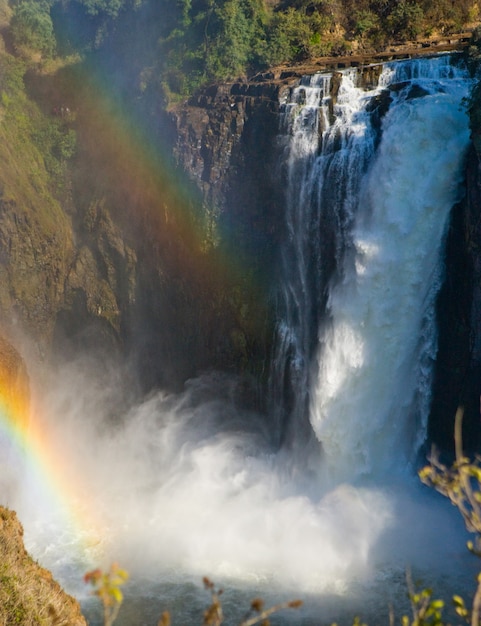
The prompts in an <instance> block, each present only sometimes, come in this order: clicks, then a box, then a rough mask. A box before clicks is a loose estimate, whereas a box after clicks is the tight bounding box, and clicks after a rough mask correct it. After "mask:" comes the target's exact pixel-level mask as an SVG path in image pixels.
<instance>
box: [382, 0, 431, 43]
mask: <svg viewBox="0 0 481 626" xmlns="http://www.w3.org/2000/svg"><path fill="white" fill-rule="evenodd" d="M423 17H424V12H423V10H422V8H421V6H420V5H419V4H417V3H416V2H400V3H399V4H398V5H397V6H396V8H395V9H394V10H393V11H392V13H390V15H389V17H388V18H387V25H388V28H389V30H390V34H391V36H392V37H394V38H395V39H416V37H417V36H418V35H420V34H421V31H422V27H423Z"/></svg>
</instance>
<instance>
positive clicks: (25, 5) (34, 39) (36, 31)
mask: <svg viewBox="0 0 481 626" xmlns="http://www.w3.org/2000/svg"><path fill="white" fill-rule="evenodd" d="M11 29H12V36H13V40H14V42H15V45H16V46H17V48H20V47H23V48H27V49H29V50H31V51H33V52H40V53H41V54H42V55H43V56H44V57H51V56H52V55H53V54H54V52H55V46H56V42H55V35H54V31H53V24H52V19H51V17H50V5H49V3H48V2H47V1H46V0H22V1H21V2H19V3H18V4H16V5H15V6H14V12H13V16H12V20H11Z"/></svg>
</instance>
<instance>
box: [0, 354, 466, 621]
mask: <svg viewBox="0 0 481 626" xmlns="http://www.w3.org/2000/svg"><path fill="white" fill-rule="evenodd" d="M32 374H33V375H32V383H33V384H32V387H33V391H34V393H33V396H34V402H33V405H34V407H35V413H34V414H33V415H32V420H41V428H42V431H43V433H44V435H45V437H46V439H47V440H48V444H49V445H50V446H51V448H50V449H51V451H52V452H55V453H56V459H55V473H56V475H57V478H58V477H59V476H60V477H61V478H62V480H64V481H65V483H66V485H67V490H66V492H67V493H66V494H65V493H64V494H63V495H62V497H60V498H58V499H57V498H55V497H52V484H49V483H50V479H51V478H52V477H51V476H50V475H49V474H46V475H43V476H42V475H41V474H39V473H38V471H37V469H36V468H35V467H34V466H30V464H28V463H27V464H25V465H24V466H23V467H22V468H19V476H18V477H17V479H16V480H17V488H16V495H15V497H14V498H13V500H12V501H11V502H10V503H9V506H11V507H12V508H15V509H16V510H17V511H18V514H19V517H20V519H21V521H22V523H23V524H24V527H25V541H26V545H27V548H28V549H29V550H30V552H31V553H32V554H33V556H34V558H37V559H38V560H39V562H40V563H41V564H42V565H44V566H46V567H48V568H50V569H51V570H52V571H53V573H54V575H55V576H56V577H57V579H58V580H59V581H60V582H61V584H63V585H64V586H65V587H66V589H67V590H68V591H70V592H71V593H74V595H76V596H77V597H79V598H80V599H84V600H85V599H86V598H87V590H86V589H85V588H84V586H83V583H82V576H83V574H84V573H85V571H87V569H88V568H91V567H94V566H101V567H104V568H108V567H109V565H110V564H111V563H112V562H114V561H116V562H118V563H120V565H121V566H122V567H123V568H125V569H127V570H128V571H129V573H130V577H131V580H132V581H133V582H132V584H133V585H135V583H136V581H137V582H140V581H143V582H142V592H143V593H145V592H146V589H147V590H148V589H149V587H152V589H153V588H155V586H156V585H158V584H160V583H161V582H162V583H163V584H165V583H166V581H169V582H170V583H175V584H177V585H183V584H184V585H185V584H186V582H188V583H194V584H199V583H200V581H201V578H202V577H203V576H206V575H207V576H209V577H210V578H211V579H213V580H214V581H216V582H218V583H219V584H222V585H227V586H228V587H230V588H232V589H239V588H241V589H242V588H245V589H246V590H248V591H246V593H254V590H255V591H256V592H257V593H256V595H257V594H258V593H263V594H264V595H267V596H269V594H273V593H278V594H280V597H284V598H285V597H286V594H289V597H290V598H291V597H292V595H293V594H294V595H296V596H299V597H301V598H304V599H307V598H310V601H311V602H315V606H316V615H317V616H319V611H320V609H319V605H318V603H319V602H321V604H322V606H323V607H324V608H323V610H324V611H326V610H327V609H328V608H329V607H330V610H331V613H332V611H334V613H332V615H331V617H332V619H335V618H336V615H335V611H341V614H342V611H343V610H345V608H344V609H343V608H342V607H343V606H344V607H345V606H351V604H350V603H352V602H354V606H356V598H357V599H358V600H360V598H362V602H361V606H362V607H364V612H365V611H366V610H368V606H369V602H372V601H374V597H376V598H377V600H376V607H377V608H376V609H374V612H375V613H376V612H377V611H378V610H379V604H378V603H379V602H380V603H381V605H380V606H382V607H383V608H386V609H387V605H388V602H387V600H386V597H387V596H386V593H387V590H388V589H389V594H393V593H394V595H396V594H397V599H398V601H399V600H400V599H404V594H405V587H404V584H403V583H404V573H405V569H406V567H408V566H409V567H410V568H412V569H413V571H415V572H416V573H418V574H419V575H421V576H422V577H423V580H424V581H426V583H428V582H429V584H435V583H436V581H437V582H438V583H439V582H440V581H442V584H443V585H449V584H450V583H449V581H452V584H453V585H457V584H458V582H459V579H460V578H462V579H463V580H464V582H463V585H465V586H466V585H469V584H470V582H469V581H470V580H471V579H473V580H474V569H473V568H474V566H475V563H472V562H471V561H470V558H471V559H472V557H470V555H469V554H468V553H467V551H466V549H465V547H464V541H465V532H464V529H463V525H462V521H461V518H460V516H459V515H458V514H457V511H456V510H454V509H453V508H452V507H450V506H449V504H448V503H447V502H446V501H444V500H443V499H442V498H441V497H438V496H437V495H436V494H434V493H431V492H430V491H429V490H427V488H424V487H422V486H421V485H420V484H419V481H418V479H417V477H416V475H415V473H414V470H413V469H410V470H408V469H404V470H402V471H400V472H399V473H398V474H397V475H392V474H389V475H387V476H385V477H384V479H383V478H382V477H380V478H378V479H376V481H373V480H372V479H364V480H360V479H356V480H355V481H353V482H352V483H351V484H350V483H349V482H343V483H339V484H333V483H330V484H327V483H326V484H323V478H322V467H319V472H318V475H317V476H316V475H315V474H314V472H313V471H312V464H311V467H310V471H309V472H306V471H305V466H300V465H299V464H297V465H296V464H294V463H293V462H290V460H289V457H288V455H287V454H286V453H285V452H276V451H275V450H274V449H273V448H272V445H271V443H270V436H269V432H268V430H267V428H266V418H265V416H263V415H259V414H256V413H254V412H246V411H244V410H242V409H241V408H239V407H238V406H237V404H236V400H235V398H236V386H237V384H238V381H237V380H236V379H235V378H231V377H229V376H227V375H225V374H220V373H210V374H209V375H205V376H203V377H200V378H197V379H195V380H191V381H188V382H187V383H186V386H185V390H184V392H183V393H181V394H178V395H171V394H166V393H163V392H161V391H156V392H153V393H151V394H150V395H149V396H147V397H145V398H143V399H141V400H139V397H138V394H136V393H135V389H129V387H128V385H126V380H127V379H128V378H127V376H126V375H125V372H122V371H121V370H116V369H115V368H111V369H103V370H102V371H96V367H95V365H94V362H93V361H91V360H86V361H85V360H84V361H79V362H72V363H70V364H63V365H62V367H61V368H60V369H57V370H53V371H51V372H50V373H49V375H48V376H45V372H42V376H41V384H39V383H40V380H38V381H35V373H34V372H33V373H32ZM315 459H316V460H317V459H318V455H316V456H315ZM316 462H317V461H316ZM305 465H308V464H305ZM321 465H322V463H321ZM57 488H58V487H57ZM55 489H56V488H54V492H55ZM55 495H57V494H55V493H54V494H53V496H55ZM65 495H67V497H65ZM473 560H474V559H473ZM447 562H449V564H450V566H449V572H446V563H447ZM428 577H432V579H433V580H432V581H429V580H427V579H428ZM394 581H398V582H397V583H396V584H395V583H394ZM399 581H401V583H399ZM379 585H381V589H382V590H383V591H381V593H380V592H379ZM180 588H182V587H180ZM182 589H183V591H182V593H183V594H185V588H182ZM400 590H402V591H400ZM374 591H375V593H374ZM452 591H453V592H454V589H453V590H452ZM159 593H160V596H159ZM159 593H157V602H161V601H162V592H159ZM179 593H180V591H179ZM174 596H175V593H174ZM251 597H253V595H251ZM328 598H331V600H330V601H328ZM333 598H334V599H335V601H334V600H333ZM341 598H342V600H340V599H341ZM164 600H165V598H164ZM165 601H167V600H165ZM170 601H172V600H170ZM329 602H331V604H330V603H329ZM332 602H334V605H332ZM343 603H344V604H343ZM346 603H347V605H346ZM244 605H245V606H248V604H247V605H246V604H245V603H244ZM307 606H309V603H308V605H307ZM312 610H314V609H312ZM353 610H354V609H353ZM359 610H360V609H359V607H358V608H357V613H359ZM304 611H305V612H306V611H307V608H306V609H304ZM364 614H365V613H364ZM305 615H306V614H305ZM305 619H308V618H307V617H305ZM121 623H124V622H121ZM125 623H139V621H138V620H134V621H132V622H125Z"/></svg>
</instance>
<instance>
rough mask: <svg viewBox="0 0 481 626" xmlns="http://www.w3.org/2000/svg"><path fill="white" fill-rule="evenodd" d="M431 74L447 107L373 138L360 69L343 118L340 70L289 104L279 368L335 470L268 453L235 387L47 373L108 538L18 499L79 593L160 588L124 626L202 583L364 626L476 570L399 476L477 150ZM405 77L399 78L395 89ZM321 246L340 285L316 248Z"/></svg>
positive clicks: (443, 511)
mask: <svg viewBox="0 0 481 626" xmlns="http://www.w3.org/2000/svg"><path fill="white" fill-rule="evenodd" d="M428 66H429V67H431V69H429V70H428V69H426V68H428ZM397 67H398V68H400V71H403V72H404V71H405V69H406V68H405V66H401V65H398V66H397ZM416 67H417V68H418V69H417V70H416V72H417V76H422V78H419V80H420V81H422V83H421V84H422V86H423V88H425V89H426V90H427V91H429V92H430V93H431V94H432V95H427V96H425V97H423V98H416V99H412V100H409V101H406V100H404V99H403V93H402V92H401V93H398V92H395V93H394V92H393V94H392V96H393V99H394V102H393V104H392V105H391V107H390V110H389V112H388V113H387V114H386V116H385V118H384V121H383V133H382V139H381V142H380V144H379V145H378V139H379V136H378V135H377V133H376V128H375V127H373V126H372V123H371V120H372V117H371V116H370V115H369V114H368V112H367V111H366V108H365V105H366V104H367V103H368V102H369V99H370V98H371V97H372V96H373V95H374V94H375V93H377V92H378V91H379V90H380V89H381V87H380V88H379V89H377V90H375V91H374V92H373V93H370V94H366V92H363V91H362V90H360V89H358V88H356V86H355V84H354V82H353V80H354V77H355V74H354V73H352V72H348V73H346V76H345V78H344V80H343V83H342V85H341V89H340V92H339V95H338V104H337V107H336V114H337V117H336V119H335V120H329V114H328V109H327V100H325V101H324V106H323V107H321V108H320V109H319V107H318V105H317V104H316V103H317V102H318V99H319V92H320V90H319V85H320V84H322V83H324V86H325V87H326V85H328V84H329V79H326V78H323V79H322V80H319V79H316V80H315V81H314V82H315V83H316V84H315V85H314V86H305V87H304V89H305V90H306V95H307V108H306V107H303V106H299V105H298V104H292V105H288V106H286V118H285V120H284V129H285V130H287V131H288V132H289V133H291V140H290V141H289V142H288V143H285V150H286V156H287V157H288V167H287V173H286V176H287V178H288V181H289V187H288V196H289V199H288V212H287V233H288V237H289V242H288V243H287V244H286V251H285V256H284V259H283V264H284V272H285V276H286V281H285V284H286V290H285V294H286V295H285V298H284V303H283V306H282V307H281V309H282V311H283V314H284V317H283V321H282V324H281V330H280V336H281V337H282V339H283V343H282V346H283V347H282V349H280V350H279V353H278V356H277V358H278V360H280V359H281V355H284V358H286V360H288V361H289V364H288V365H287V366H286V364H285V363H284V364H283V365H281V366H280V370H279V371H281V370H282V371H283V372H285V371H286V370H290V372H289V376H288V377H289V379H290V384H291V391H293V392H294V395H295V398H294V401H293V402H292V407H291V408H292V411H291V415H290V416H289V420H291V423H290V425H289V428H290V436H291V437H294V438H295V436H296V424H295V423H292V420H293V418H296V419H300V420H304V422H303V425H302V429H303V430H304V431H305V430H306V429H307V428H312V431H315V433H316V435H317V437H318V439H319V440H320V442H321V443H317V442H316V441H317V440H316V441H315V442H314V447H315V448H316V447H317V448H318V449H321V448H322V453H323V455H324V460H323V461H322V463H321V464H319V466H318V467H317V468H315V470H314V471H313V473H312V474H311V475H306V474H305V472H304V465H303V464H298V463H297V462H296V463H293V462H292V459H290V458H289V453H285V452H282V451H281V452H280V453H277V452H276V451H274V450H273V449H272V433H267V432H266V421H265V418H264V417H263V416H259V415H256V414H252V413H246V412H245V411H241V410H240V409H238V408H236V404H235V401H234V400H233V398H234V397H235V381H231V380H230V379H228V378H227V377H226V376H222V375H219V376H210V377H205V378H201V379H198V380H196V381H191V382H190V383H189V384H188V386H187V388H186V391H185V393H183V394H181V395H179V396H177V397H168V396H165V394H162V393H158V394H154V395H152V396H151V397H149V398H147V399H145V400H144V401H143V402H140V403H138V402H135V401H133V400H129V399H128V398H126V399H125V400H124V401H122V402H119V401H118V397H119V395H120V394H121V389H122V387H123V386H124V385H123V381H122V380H120V381H119V380H117V375H114V376H113V377H108V376H106V375H105V374H102V375H100V374H97V373H96V372H95V371H94V369H93V368H92V365H91V363H87V365H85V366H84V365H83V364H82V363H77V364H72V365H71V366H69V367H66V366H65V367H63V368H62V370H61V371H58V372H54V373H52V376H51V377H50V378H49V379H48V380H44V379H43V380H42V382H41V389H40V391H39V393H38V400H39V403H40V405H41V409H42V411H41V412H42V413H43V414H44V415H45V416H46V428H53V429H54V431H55V437H56V438H57V440H58V441H60V442H62V444H61V445H62V452H63V456H65V457H66V458H67V459H68V467H67V466H66V467H65V472H67V471H68V472H69V473H72V474H76V475H78V476H79V477H81V478H82V480H83V482H84V484H85V485H87V490H88V493H89V497H88V501H86V502H84V503H83V504H84V507H85V508H87V510H88V511H90V512H94V515H93V518H94V519H95V520H96V522H97V523H96V527H95V531H94V537H95V539H96V542H95V543H94V544H93V545H89V546H88V547H87V548H86V546H85V545H84V543H83V538H81V539H80V541H79V528H78V526H77V525H76V524H75V523H72V524H71V525H66V523H65V520H64V518H60V517H56V510H55V507H54V506H53V505H52V503H51V502H49V501H47V500H42V499H41V498H40V499H35V498H32V497H31V494H30V493H29V492H26V493H23V494H22V493H21V492H19V493H18V498H17V501H12V502H10V503H9V504H11V505H12V506H14V507H15V508H17V509H18V510H19V514H20V517H21V519H22V521H23V522H24V524H25V528H26V541H27V545H28V547H29V548H30V549H31V550H32V552H33V553H34V555H35V557H36V558H38V559H39V560H40V561H41V562H42V563H43V564H45V565H46V566H48V567H50V568H52V570H53V571H54V573H55V575H56V576H57V577H58V578H59V579H60V580H61V582H62V583H63V584H65V585H66V586H67V588H68V589H69V590H71V591H73V592H74V593H76V594H77V595H78V596H79V597H81V598H84V599H85V597H86V591H84V590H82V586H81V583H80V579H81V576H82V574H83V569H86V568H87V567H90V566H91V565H93V564H97V563H99V564H100V565H102V566H104V565H106V564H108V563H109V562H110V561H112V560H117V561H119V562H120V563H121V564H122V565H123V566H124V567H126V568H127V569H128V570H129V571H130V573H131V576H132V578H133V579H134V580H136V579H137V580H139V581H141V583H142V589H141V590H140V591H137V592H136V593H139V594H140V595H142V594H143V595H148V596H150V597H149V600H148V602H147V603H146V602H143V603H142V608H141V609H138V610H139V611H140V613H138V612H136V611H137V609H136V610H135V611H133V612H132V615H133V617H132V616H131V617H129V618H128V620H127V618H126V620H127V621H125V622H124V623H126V624H127V623H128V624H139V623H156V622H155V619H154V618H155V616H157V618H158V615H159V614H160V610H161V609H164V608H172V607H174V606H177V605H179V604H182V597H183V594H185V593H191V592H188V590H187V591H186V585H187V586H188V584H189V583H190V582H192V581H199V580H200V577H201V576H204V575H208V576H210V577H211V578H213V579H214V580H215V581H216V582H219V584H222V585H227V586H228V588H229V589H230V590H231V591H232V590H234V591H233V593H234V595H235V594H238V593H239V592H238V591H236V590H238V589H245V593H246V594H247V597H253V596H255V595H258V594H259V593H260V594H261V595H264V596H267V598H268V597H269V594H271V595H272V594H273V593H274V592H276V591H279V590H280V591H279V593H280V594H281V597H283V598H286V596H288V597H289V598H291V597H292V596H293V595H295V596H298V595H300V596H302V597H304V598H305V599H307V600H308V609H307V610H306V611H305V612H304V613H301V617H300V618H298V619H301V621H303V623H306V624H308V623H311V622H312V623H319V622H318V620H320V621H322V620H327V621H332V620H334V619H336V618H341V619H342V617H346V616H347V617H346V620H347V621H350V619H351V618H352V615H353V614H357V613H361V614H362V615H363V617H364V616H365V617H366V618H368V619H369V618H371V619H370V623H371V624H373V623H376V618H377V621H380V620H379V615H380V614H381V613H382V612H383V611H385V610H386V606H387V604H388V602H389V601H393V602H394V603H395V605H396V606H399V604H396V603H399V602H401V603H402V597H403V592H404V587H403V584H402V582H399V581H402V580H403V579H404V568H405V566H406V565H407V564H410V565H411V566H412V567H413V568H414V570H415V572H416V573H421V574H422V575H423V576H424V578H425V581H426V584H433V585H436V584H440V583H441V582H442V583H443V584H444V585H446V586H447V587H449V586H450V585H451V584H452V585H453V586H454V587H453V589H450V591H454V590H456V591H457V590H459V587H456V585H457V584H458V583H459V579H460V578H462V577H463V575H465V574H466V575H467V578H468V580H469V579H470V576H471V575H472V572H471V571H470V566H469V563H470V561H469V559H470V557H469V555H467V553H466V551H465V549H464V547H463V542H464V534H463V528H462V522H461V520H460V519H458V516H457V513H456V511H455V510H454V509H453V508H452V507H450V506H448V505H447V504H446V503H445V502H444V501H443V500H442V499H440V498H439V499H438V498H436V497H434V496H433V494H431V493H430V492H426V491H424V490H423V489H422V488H421V487H420V486H419V484H418V482H417V480H416V478H415V476H414V475H413V473H412V472H404V473H403V471H397V472H396V473H394V472H393V466H394V467H395V468H396V470H398V469H399V468H401V470H404V469H405V466H406V463H407V460H408V459H409V451H410V450H413V449H414V448H415V447H416V445H417V444H418V443H419V441H420V440H421V439H422V437H423V435H424V427H425V419H426V408H427V403H428V401H429V383H430V376H431V360H432V358H433V356H434V354H435V346H436V335H435V328H434V323H433V298H434V295H435V290H436V288H437V286H438V284H439V279H440V276H441V264H440V262H441V250H442V243H443V234H444V231H445V227H446V223H447V220H448V214H449V210H450V208H451V205H452V204H453V202H454V201H455V200H456V199H457V198H458V197H459V194H460V182H461V180H462V165H463V155H464V151H465V148H466V145H467V141H468V129H467V118H466V115H465V114H464V112H463V111H462V110H461V107H460V102H461V98H462V96H463V95H465V94H466V93H467V90H468V81H467V79H466V76H464V75H462V74H461V73H460V74H458V72H457V71H456V70H454V69H452V68H450V66H449V65H448V64H447V62H446V60H441V61H432V64H431V65H430V63H429V62H427V61H426V62H425V63H424V64H418V65H417V66H416ZM433 72H435V73H436V75H435V76H434V77H433ZM405 79H406V78H403V79H402V80H405ZM398 80H400V79H399V78H396V77H394V76H393V70H392V69H391V68H390V67H388V68H386V69H385V72H384V73H383V76H382V83H381V86H382V85H386V84H389V81H391V82H393V81H394V82H395V81H398ZM416 80H418V79H416ZM290 114H295V115H294V118H295V122H294V123H291V121H290V120H291V119H292V118H290V117H288V116H290ZM319 114H320V115H321V116H322V117H323V122H322V135H319V134H318V128H319V118H318V115H319ZM305 131H306V132H305ZM320 138H322V149H321V150H320V149H319V139H320ZM425 157H426V158H425ZM332 183H333V184H332ZM306 227H307V229H306ZM326 234H327V235H329V236H331V235H332V237H331V238H330V239H329V241H324V242H323V243H324V244H325V245H326V246H330V247H329V250H330V252H333V253H334V256H335V259H336V265H335V267H334V268H333V269H334V273H333V274H332V272H328V271H327V269H326V267H327V265H328V264H329V259H328V258H327V254H326V253H325V252H324V250H323V246H322V245H319V242H320V240H321V238H322V236H325V235H326ZM331 269H332V268H331ZM331 274H332V275H331ZM331 279H332V280H331ZM326 302H327V305H328V309H329V312H330V315H331V319H332V323H331V324H329V325H327V326H325V325H323V324H321V323H320V322H321V320H322V315H323V310H322V309H323V306H325V305H326ZM316 346H317V347H316ZM316 363H318V365H317V366H316ZM278 365H279V363H278ZM283 375H284V374H283ZM32 379H33V380H34V381H35V372H34V371H32ZM281 386H282V385H281ZM272 389H273V391H274V390H275V385H274V384H273V385H272ZM124 398H125V396H124ZM274 404H275V403H274ZM113 407H114V408H113ZM303 411H304V414H303ZM306 416H307V417H308V418H309V421H307V419H306ZM281 421H282V420H281ZM284 423H286V421H285V419H284ZM310 424H311V425H312V426H310ZM310 445H311V446H312V445H313V444H312V441H311V442H310ZM406 450H407V451H408V452H406ZM314 451H316V450H314ZM306 455H307V453H306V452H305V453H304V456H306ZM314 459H315V461H316V462H318V456H317V455H315V456H314ZM287 460H289V462H286V461H287ZM304 460H305V459H304ZM311 470H312V465H311ZM326 474H327V480H326ZM27 484H28V483H26V482H24V485H27ZM30 486H31V483H30ZM88 530H89V529H87V528H82V531H88ZM446 563H449V572H447V571H446ZM474 565H475V564H474ZM464 584H466V580H463V585H464ZM169 585H170V586H169ZM443 591H444V589H443ZM155 594H157V595H158V596H159V597H154V595H155ZM194 595H195V594H194ZM226 596H227V594H226ZM189 597H190V596H189ZM236 597H237V599H238V602H237V604H239V603H241V604H242V606H243V607H246V606H247V605H248V601H247V600H246V599H245V598H244V597H243V596H242V595H241V597H240V600H239V595H237V596H236ZM179 598H180V599H179ZM227 601H228V600H227ZM309 603H310V604H309ZM319 603H321V604H322V605H323V607H321V606H319ZM152 607H153V610H152ZM309 607H310V608H309ZM142 611H143V613H142ZM182 611H183V612H182ZM309 611H313V612H314V613H313V615H312V614H310V613H309ZM350 611H352V612H351V613H350ZM186 613H187V614H189V610H188V607H185V606H184V607H182V610H180V615H181V617H180V618H179V620H180V622H177V623H200V622H201V618H200V615H196V616H192V615H190V617H189V616H187V617H186ZM145 615H148V618H147V617H145ZM144 619H145V620H147V621H142V620H144ZM174 623H176V622H174Z"/></svg>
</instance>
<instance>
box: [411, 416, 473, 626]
mask: <svg viewBox="0 0 481 626" xmlns="http://www.w3.org/2000/svg"><path fill="white" fill-rule="evenodd" d="M462 421H463V409H462V408H459V409H458V410H457V412H456V418H455V426H454V442H455V461H454V463H453V465H452V466H451V467H447V466H446V465H444V464H443V463H441V461H440V460H439V456H438V454H437V453H436V451H434V450H433V452H432V454H431V456H430V458H429V461H430V463H429V465H427V466H426V467H424V468H423V469H421V471H420V472H419V477H420V479H421V481H422V482H423V483H424V484H425V485H428V486H429V487H433V488H434V489H436V491H438V492H439V493H441V494H442V495H443V496H445V497H446V498H449V500H450V501H451V502H452V504H453V505H454V506H456V508H457V509H458V511H459V512H460V513H461V515H462V517H463V520H464V523H465V525H466V528H467V530H468V531H469V532H472V533H474V534H475V538H474V541H469V542H468V549H469V550H470V551H471V552H472V553H473V554H475V555H476V556H477V557H480V558H481V457H479V456H476V457H475V458H474V460H470V459H468V458H467V457H465V456H464V453H463V444H462ZM453 604H454V607H455V610H456V613H457V614H458V615H460V616H461V617H462V618H463V619H464V620H465V621H466V622H468V624H471V626H479V623H480V619H481V573H480V574H479V575H478V585H477V588H476V592H475V594H474V598H473V605H472V611H469V610H468V609H467V608H466V606H465V604H464V600H463V599H462V598H461V597H460V596H458V595H455V596H453Z"/></svg>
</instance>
